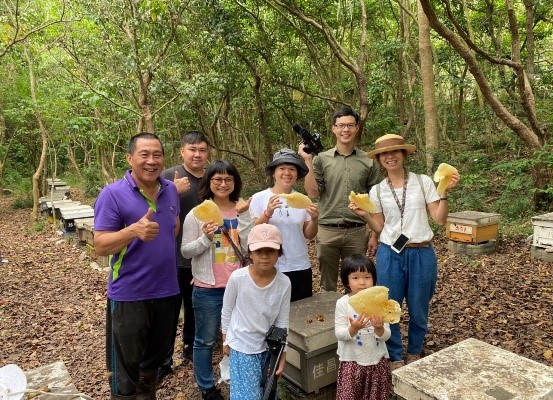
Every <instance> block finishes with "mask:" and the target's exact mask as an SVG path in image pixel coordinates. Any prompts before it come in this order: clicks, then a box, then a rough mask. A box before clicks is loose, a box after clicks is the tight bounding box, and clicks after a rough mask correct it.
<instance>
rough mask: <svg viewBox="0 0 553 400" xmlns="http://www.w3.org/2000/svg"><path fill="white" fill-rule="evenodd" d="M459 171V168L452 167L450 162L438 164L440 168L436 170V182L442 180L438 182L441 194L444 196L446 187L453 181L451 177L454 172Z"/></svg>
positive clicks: (438, 189)
mask: <svg viewBox="0 0 553 400" xmlns="http://www.w3.org/2000/svg"><path fill="white" fill-rule="evenodd" d="M456 172H458V171H457V168H455V167H452V166H451V165H449V164H446V163H441V164H440V165H439V166H438V169H437V170H436V172H434V182H440V183H438V188H437V191H438V194H439V195H440V196H443V194H444V193H445V188H446V187H448V186H449V184H450V183H451V177H452V175H453V174H454V173H456Z"/></svg>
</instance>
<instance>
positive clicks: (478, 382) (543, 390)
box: [392, 338, 553, 400]
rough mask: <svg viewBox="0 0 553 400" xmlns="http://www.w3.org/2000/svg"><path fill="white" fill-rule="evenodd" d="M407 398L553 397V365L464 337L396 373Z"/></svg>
mask: <svg viewBox="0 0 553 400" xmlns="http://www.w3.org/2000/svg"><path fill="white" fill-rule="evenodd" d="M392 382H393V385H394V393H395V394H396V395H398V396H399V397H400V398H403V399H406V400H415V399H416V400H553V368H551V367H548V366H547V365H544V364H540V363H538V362H535V361H532V360H529V359H527V358H524V357H521V356H519V355H517V354H514V353H511V352H509V351H507V350H503V349H500V348H499V347H495V346H492V345H490V344H487V343H484V342H481V341H479V340H477V339H472V338H471V339H466V340H464V341H462V342H459V343H457V344H454V345H453V346H450V347H447V348H445V349H443V350H440V351H438V352H436V353H434V354H431V355H430V356H427V357H424V358H422V359H420V360H419V361H416V362H414V363H412V364H409V365H406V366H405V367H402V368H399V369H396V370H395V371H393V372H392Z"/></svg>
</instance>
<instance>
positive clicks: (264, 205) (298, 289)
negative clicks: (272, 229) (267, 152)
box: [250, 149, 319, 301]
mask: <svg viewBox="0 0 553 400" xmlns="http://www.w3.org/2000/svg"><path fill="white" fill-rule="evenodd" d="M265 171H266V172H267V175H269V176H272V177H273V180H274V184H273V186H272V187H270V188H268V189H265V190H263V191H261V192H258V193H255V194H254V195H253V196H252V201H251V204H250V212H251V213H252V215H253V216H254V218H255V223H256V224H261V223H267V224H272V225H275V226H276V227H277V228H278V229H279V230H280V232H281V233H282V239H283V243H282V251H283V254H282V255H281V256H280V257H279V259H278V262H277V265H276V267H277V270H278V271H280V272H283V273H284V274H285V275H286V276H288V278H290V282H291V283H292V298H291V301H296V300H300V299H304V298H306V297H311V295H312V294H313V286H312V278H313V273H312V271H311V262H310V260H309V255H308V253H307V243H306V239H313V238H314V237H315V236H316V235H317V230H318V217H319V208H318V206H317V205H315V204H312V205H310V206H309V207H308V208H306V209H299V208H291V207H288V204H287V202H286V200H285V199H283V198H281V197H278V195H279V194H281V193H293V192H294V190H293V189H292V188H293V187H294V185H295V183H296V181H297V180H298V179H302V178H303V177H304V176H305V175H307V173H308V172H309V170H308V169H307V166H306V165H305V163H304V162H303V160H302V159H301V158H300V157H299V156H298V155H297V154H296V153H295V152H294V151H293V150H290V149H281V150H279V151H277V152H276V153H275V154H274V156H273V161H271V162H270V163H269V164H268V165H267V167H266V168H265Z"/></svg>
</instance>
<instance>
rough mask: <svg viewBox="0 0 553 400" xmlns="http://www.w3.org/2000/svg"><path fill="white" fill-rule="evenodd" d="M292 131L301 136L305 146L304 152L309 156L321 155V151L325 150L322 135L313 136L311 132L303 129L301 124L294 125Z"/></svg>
mask: <svg viewBox="0 0 553 400" xmlns="http://www.w3.org/2000/svg"><path fill="white" fill-rule="evenodd" d="M292 129H294V131H295V132H296V133H297V134H298V135H300V137H301V140H302V142H303V144H304V145H305V146H304V147H303V151H305V152H306V153H307V154H311V153H313V154H315V155H317V154H319V153H320V152H321V151H323V150H324V147H323V144H322V143H321V135H320V134H319V133H315V134H313V135H312V134H311V133H309V131H308V130H307V129H305V128H302V127H301V125H299V124H294V126H292Z"/></svg>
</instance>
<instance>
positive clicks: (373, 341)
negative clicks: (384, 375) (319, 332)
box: [334, 294, 391, 365]
mask: <svg viewBox="0 0 553 400" xmlns="http://www.w3.org/2000/svg"><path fill="white" fill-rule="evenodd" d="M348 298H349V295H347V294H346V295H344V296H342V297H340V298H339V299H338V301H336V312H335V313H334V332H335V334H336V339H338V350H337V353H338V357H339V358H340V361H355V362H356V363H357V364H359V365H375V364H378V362H379V361H380V360H381V359H382V357H385V358H390V356H389V355H388V348H387V347H386V340H388V339H389V338H390V335H391V332H390V324H384V334H383V335H382V336H377V335H376V334H375V333H374V328H373V327H372V326H369V327H368V328H365V329H361V330H359V331H358V332H357V334H356V335H355V336H354V337H351V335H350V334H349V326H350V323H349V318H357V313H356V312H355V310H354V309H353V307H352V306H351V305H350V304H349V302H348Z"/></svg>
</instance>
